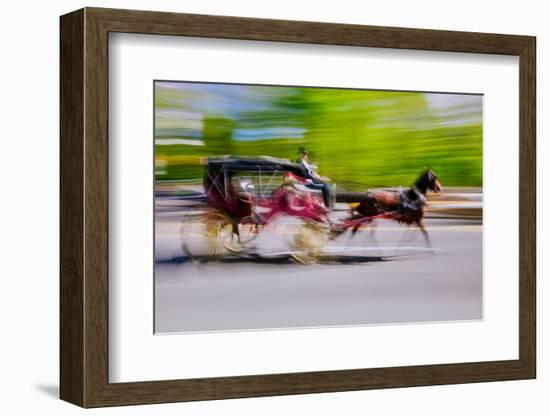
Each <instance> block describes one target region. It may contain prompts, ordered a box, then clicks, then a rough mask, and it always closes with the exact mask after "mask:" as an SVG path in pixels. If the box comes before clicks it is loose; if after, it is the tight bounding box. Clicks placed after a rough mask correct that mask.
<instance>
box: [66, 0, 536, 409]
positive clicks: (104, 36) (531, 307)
mask: <svg viewBox="0 0 550 416" xmlns="http://www.w3.org/2000/svg"><path fill="white" fill-rule="evenodd" d="M110 32H125V33H141V34H151V35H174V36H192V37H205V38H225V39H243V40H260V41H277V42H296V43H311V44H330V45H346V46H357V47H362V46H363V47H367V46H368V47H380V48H398V49H415V50H430V51H447V52H468V53H481V54H502V55H515V56H518V57H519V67H520V80H519V85H520V92H519V97H520V99H519V102H520V108H519V119H520V131H519V134H520V147H519V149H518V151H519V154H520V182H519V183H520V189H519V194H520V195H521V200H520V216H519V218H520V223H519V227H520V228H519V230H520V252H519V259H520V260H519V261H520V268H519V271H518V273H519V359H518V360H507V361H491V362H471V363H457V364H437V365H418V366H406V367H390V368H366V369H354V370H338V371H319V372H307V373H288V374H265V375H252V376H237V377H217V378H203V379H181V380H169V381H146V382H135V383H109V379H108V361H109V354H108V299H109V297H108V287H109V285H108V282H109V280H108V279H109V276H108V223H109V215H108V140H109V139H108V66H109V62H108V35H109V33H110ZM60 46H61V61H60V63H61V95H60V97H61V121H60V123H61V155H60V159H61V178H60V186H61V201H60V203H61V230H60V232H61V246H60V252H61V257H60V262H61V267H60V279H61V284H60V299H61V300H60V312H61V313H60V343H61V346H60V361H61V363H60V380H61V382H60V383H61V385H60V396H61V398H62V399H63V400H66V401H68V402H71V403H74V404H76V405H79V406H82V407H101V406H114V405H130V404H146V403H163V402H178V401H191V400H213V399H225V398H238V397H255V396H270V395H287V394H303V393H321V392H337V391H351V390H363V389H379V388H396V387H410V386H425V385H438V384H454V383H474V382H487V381H499V380H518V379H530V378H535V374H536V359H535V356H536V333H535V310H536V305H535V260H536V259H535V251H536V250H535V249H536V238H535V232H536V228H535V216H536V211H535V209H536V208H535V202H536V200H535V198H536V195H535V192H536V191H535V160H536V158H535V155H536V153H535V127H536V126H535V124H536V123H535V105H536V97H535V49H536V47H535V38H534V37H530V36H516V35H500V34H486V33H467V32H452V31H439V30H420V29H404V28H393V27H391V28H390V27H376V26H361V25H344V24H329V23H314V22H296V21H284V20H264V19H253V18H240V17H225V16H206V15H190V14H177V13H161V12H147V11H130V10H114V9H100V8H85V9H81V10H78V11H75V12H72V13H69V14H67V15H65V16H62V17H61V45H60Z"/></svg>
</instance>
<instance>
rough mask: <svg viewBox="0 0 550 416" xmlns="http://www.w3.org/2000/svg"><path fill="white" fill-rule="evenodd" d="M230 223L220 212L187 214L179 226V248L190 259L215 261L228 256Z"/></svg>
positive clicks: (230, 232)
mask: <svg viewBox="0 0 550 416" xmlns="http://www.w3.org/2000/svg"><path fill="white" fill-rule="evenodd" d="M231 234H232V227H231V221H229V219H228V218H227V216H225V215H224V214H222V213H221V212H215V211H211V212H206V213H202V214H193V213H188V214H186V215H184V217H183V218H182V220H181V224H180V238H181V247H182V250H183V251H184V253H186V254H187V255H188V256H189V257H190V258H191V259H195V260H197V259H206V260H217V259H220V258H222V257H223V256H225V255H227V254H228V251H227V250H226V248H225V241H226V239H227V238H228V236H230V235H231Z"/></svg>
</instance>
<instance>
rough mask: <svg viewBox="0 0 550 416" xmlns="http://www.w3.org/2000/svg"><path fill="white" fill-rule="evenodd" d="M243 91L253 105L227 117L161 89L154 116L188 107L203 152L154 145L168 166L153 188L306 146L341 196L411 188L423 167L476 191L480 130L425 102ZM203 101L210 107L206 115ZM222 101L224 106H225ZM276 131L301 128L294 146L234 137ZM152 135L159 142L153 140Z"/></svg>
mask: <svg viewBox="0 0 550 416" xmlns="http://www.w3.org/2000/svg"><path fill="white" fill-rule="evenodd" d="M222 87H223V85H220V86H219V88H222ZM233 87H234V86H233ZM242 88H246V94H241V96H240V97H239V98H240V99H241V100H246V101H247V102H248V104H249V105H248V106H245V107H244V108H241V109H240V111H234V112H229V113H228V112H227V111H226V112H222V111H220V110H219V109H217V108H216V106H215V105H214V104H215V102H214V101H215V100H216V96H215V94H213V93H212V91H208V94H206V93H205V94H204V96H203V97H202V98H201V96H200V93H199V92H197V90H196V89H195V90H193V91H192V93H188V92H187V91H185V90H178V89H173V88H170V89H164V88H159V87H158V86H157V94H156V102H155V105H156V111H157V113H156V114H157V116H158V114H159V111H162V110H163V109H168V110H170V109H182V108H184V109H186V111H187V110H188V111H195V112H197V111H200V112H201V115H202V120H203V121H202V131H201V132H200V137H201V139H202V142H203V145H202V146H191V145H186V144H173V145H157V146H156V157H157V159H162V160H164V161H166V162H167V164H168V168H167V171H166V174H164V175H162V176H158V177H157V179H159V180H161V179H197V178H200V177H201V176H202V174H203V167H202V166H201V165H200V157H203V156H209V155H223V154H234V155H243V156H258V155H269V156H274V157H282V158H287V159H297V157H298V155H297V150H298V147H299V146H305V147H307V148H308V149H309V150H310V151H311V154H312V159H313V162H314V163H316V164H317V165H318V170H319V173H320V174H321V175H323V176H327V177H329V178H331V179H332V181H333V182H335V183H337V184H339V185H342V186H344V187H346V188H358V187H359V188H361V187H376V186H399V185H403V186H408V185H410V184H411V183H412V182H413V181H414V180H415V179H416V177H417V176H418V174H419V173H420V171H421V170H422V169H424V168H426V167H431V168H433V169H434V170H435V172H436V173H437V174H438V176H439V177H440V180H441V182H442V184H443V185H444V186H445V185H447V186H481V185H482V126H481V122H477V121H475V120H476V119H474V121H471V120H470V121H469V120H468V119H467V118H464V117H462V116H460V115H457V114H456V113H453V112H452V111H451V112H443V114H440V113H441V112H437V111H435V110H434V109H433V108H431V107H430V105H429V103H428V101H427V99H426V96H425V94H423V93H416V92H392V91H365V90H346V89H328V88H301V87H297V88H294V87H293V88H290V87H263V86H246V87H245V86H243V87H242ZM178 94H179V96H178ZM197 100H199V101H200V104H201V105H200V106H199V105H198V104H197ZM208 100H212V101H211V102H212V106H209V102H210V101H208ZM224 100H225V102H226V103H227V97H224ZM255 104H257V105H255ZM241 107H242V106H241ZM480 109H481V107H480V106H479V110H480ZM478 119H479V120H481V114H479V117H478ZM160 127H162V126H160ZM281 127H285V128H294V129H299V130H298V131H302V132H303V134H301V135H300V136H301V137H298V138H285V137H281V138H268V139H252V140H250V139H247V140H243V139H239V138H238V137H237V136H236V135H235V131H236V130H237V129H239V130H246V131H249V132H254V131H260V130H261V129H277V128H281ZM158 128H159V126H158V125H157V129H158ZM155 136H156V137H160V136H161V134H159V131H156V132H155ZM162 137H163V138H166V137H167V136H166V135H165V134H164V135H162ZM178 137H180V138H181V137H182V138H185V137H184V133H183V135H180V136H172V138H178ZM259 137H261V135H260V136H259ZM157 143H158V142H157Z"/></svg>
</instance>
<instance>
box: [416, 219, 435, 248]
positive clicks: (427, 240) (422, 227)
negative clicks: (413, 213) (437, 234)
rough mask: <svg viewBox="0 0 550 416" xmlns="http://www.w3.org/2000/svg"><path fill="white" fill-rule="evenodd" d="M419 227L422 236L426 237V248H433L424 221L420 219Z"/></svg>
mask: <svg viewBox="0 0 550 416" xmlns="http://www.w3.org/2000/svg"><path fill="white" fill-rule="evenodd" d="M416 223H417V224H418V227H419V228H420V231H422V235H423V236H424V240H425V241H426V246H427V247H428V248H431V247H432V245H431V243H430V236H429V235H428V231H427V230H426V227H425V226H424V221H422V219H419V220H418V221H417V222H416Z"/></svg>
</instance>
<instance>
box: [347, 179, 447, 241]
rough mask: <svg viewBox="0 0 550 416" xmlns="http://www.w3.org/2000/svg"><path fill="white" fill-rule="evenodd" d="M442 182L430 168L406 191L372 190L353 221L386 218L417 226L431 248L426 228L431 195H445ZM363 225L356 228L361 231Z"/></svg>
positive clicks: (359, 207) (357, 208) (354, 211)
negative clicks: (426, 211)
mask: <svg viewBox="0 0 550 416" xmlns="http://www.w3.org/2000/svg"><path fill="white" fill-rule="evenodd" d="M442 189H443V188H442V186H441V183H440V182H439V179H438V178H437V175H436V174H435V173H434V171H433V170H432V169H427V170H426V171H424V172H423V173H422V175H420V177H419V178H418V179H417V180H416V182H414V184H413V185H412V186H411V187H410V188H408V189H404V190H369V191H367V194H366V196H365V197H364V198H362V199H361V201H360V202H359V204H358V205H357V206H355V207H354V208H352V218H371V217H376V216H385V215H386V214H387V216H386V218H391V219H393V220H396V221H398V222H399V223H404V224H407V225H409V226H410V225H413V224H416V226H417V227H418V228H419V229H420V231H421V232H422V234H423V236H424V239H425V241H426V245H427V246H428V247H429V246H430V239H429V236H428V232H427V231H426V228H425V226H424V221H423V219H424V213H425V210H426V204H427V201H428V199H427V196H426V194H427V192H428V191H432V192H436V193H437V192H441V191H442ZM359 227H360V225H359V223H358V225H357V226H356V227H354V229H353V232H354V233H355V232H357V229H358V228H359Z"/></svg>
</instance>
